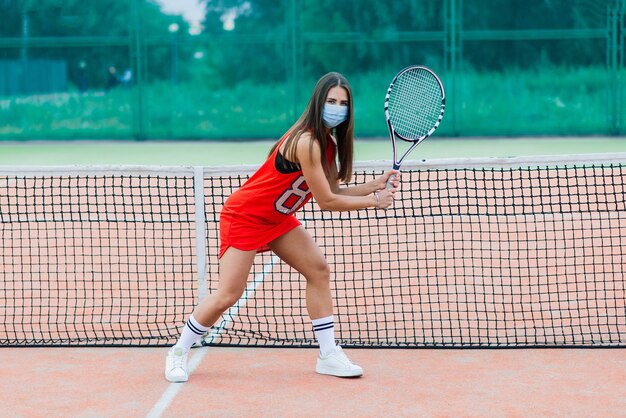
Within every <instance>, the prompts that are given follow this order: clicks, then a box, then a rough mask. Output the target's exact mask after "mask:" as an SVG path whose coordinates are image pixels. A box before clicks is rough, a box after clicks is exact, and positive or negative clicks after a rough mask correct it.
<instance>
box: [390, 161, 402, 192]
mask: <svg viewBox="0 0 626 418" xmlns="http://www.w3.org/2000/svg"><path fill="white" fill-rule="evenodd" d="M393 169H394V170H400V166H399V165H398V164H394V165H393ZM395 178H396V175H395V174H392V175H390V176H389V178H388V179H387V188H388V189H391V188H392V186H391V182H392V181H393V179H395Z"/></svg>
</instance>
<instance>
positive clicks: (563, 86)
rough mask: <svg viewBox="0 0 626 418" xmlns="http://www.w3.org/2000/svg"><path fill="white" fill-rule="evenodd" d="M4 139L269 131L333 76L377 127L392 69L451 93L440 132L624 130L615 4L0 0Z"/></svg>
mask: <svg viewBox="0 0 626 418" xmlns="http://www.w3.org/2000/svg"><path fill="white" fill-rule="evenodd" d="M0 16H2V18H1V19H2V24H1V25H0V141H1V140H29V139H123V140H126V139H128V140H138V139H255V138H257V139H258V138H276V137H278V136H280V135H281V134H282V133H283V132H284V131H285V129H287V128H288V127H289V126H290V125H291V124H292V123H293V121H294V120H295V118H297V117H298V116H299V114H300V113H301V112H302V110H303V108H304V106H305V104H306V102H307V100H308V98H309V95H310V93H311V90H312V88H313V85H314V83H315V81H316V80H317V79H318V78H319V77H320V76H321V75H323V74H324V73H326V72H328V71H339V72H342V73H344V74H345V75H346V76H347V78H348V79H349V80H350V82H351V84H352V86H353V89H354V94H355V103H356V108H355V117H356V123H357V125H356V126H357V130H356V134H357V136H360V137H380V136H382V137H386V136H387V128H386V124H385V121H384V115H383V109H382V106H383V100H384V95H385V92H386V89H387V86H388V84H389V82H390V81H391V79H392V78H393V76H394V75H395V73H396V72H397V71H398V70H400V69H401V68H403V67H405V66H407V65H411V64H423V65H426V66H429V67H431V68H433V69H434V70H435V72H437V73H439V74H440V76H441V78H442V80H443V82H444V85H445V86H446V93H447V110H446V116H445V123H443V124H442V126H441V128H440V131H439V132H438V135H440V136H451V137H462V136H562V135H567V136H589V135H610V136H620V135H624V134H625V133H626V97H625V96H626V95H625V91H626V67H625V63H624V56H625V55H626V30H625V27H626V17H625V16H626V0H509V1H495V0H395V1H388V2H384V1H378V0H342V1H335V0H204V1H202V0H187V1H182V0H180V1H166V0H126V1H122V0H98V1H84V0H36V1H35V0H0Z"/></svg>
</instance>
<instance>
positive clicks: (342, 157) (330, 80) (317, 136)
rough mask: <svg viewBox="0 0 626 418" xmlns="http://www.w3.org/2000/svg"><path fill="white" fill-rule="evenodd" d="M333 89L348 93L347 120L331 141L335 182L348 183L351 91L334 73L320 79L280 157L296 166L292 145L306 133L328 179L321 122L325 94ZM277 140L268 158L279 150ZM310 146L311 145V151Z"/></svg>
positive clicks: (350, 162) (349, 171)
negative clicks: (334, 141) (316, 148)
mask: <svg viewBox="0 0 626 418" xmlns="http://www.w3.org/2000/svg"><path fill="white" fill-rule="evenodd" d="M336 86H340V87H343V88H344V89H345V90H346V91H347V93H348V119H347V120H345V121H344V122H342V123H341V124H339V125H338V126H337V127H336V128H335V129H334V130H335V138H336V139H337V155H338V156H339V173H338V174H339V180H341V181H342V182H344V183H348V182H349V181H350V179H351V178H352V158H353V153H354V112H353V109H354V108H353V102H352V88H351V87H350V84H349V83H348V80H346V78H345V77H344V76H343V75H341V74H339V73H336V72H332V73H328V74H326V75H324V76H323V77H322V78H320V79H319V80H318V82H317V84H316V85H315V88H314V89H313V94H312V95H311V99H310V100H309V104H308V105H307V107H306V109H305V110H304V112H303V113H302V115H301V116H300V118H299V119H298V120H297V121H296V123H294V125H293V126H292V127H291V128H290V130H289V133H288V136H287V139H286V140H285V148H284V153H283V154H284V157H285V158H286V159H287V160H289V161H292V162H297V158H296V144H297V143H298V139H299V138H300V136H301V135H302V134H303V133H304V132H310V133H311V135H312V136H313V138H314V140H317V141H318V142H319V145H320V148H321V149H322V167H323V168H324V171H325V172H326V174H327V175H328V173H329V169H328V160H327V159H326V152H325V150H326V147H327V145H328V138H327V137H326V131H327V129H328V128H326V127H325V126H324V122H323V121H322V110H323V108H324V103H325V102H326V97H327V96H328V91H329V90H330V89H331V88H333V87H336ZM279 144H280V140H279V141H277V142H276V144H274V146H273V147H272V149H271V150H270V155H271V154H272V153H273V152H274V150H275V149H276V148H277V147H278V146H279ZM312 147H313V142H311V148H312Z"/></svg>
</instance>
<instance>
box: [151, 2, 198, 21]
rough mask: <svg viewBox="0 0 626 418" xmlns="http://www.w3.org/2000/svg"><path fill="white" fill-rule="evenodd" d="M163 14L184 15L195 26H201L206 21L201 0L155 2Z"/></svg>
mask: <svg viewBox="0 0 626 418" xmlns="http://www.w3.org/2000/svg"><path fill="white" fill-rule="evenodd" d="M154 1H155V2H156V3H157V4H159V5H160V6H161V10H162V11H163V13H167V14H174V15H182V16H183V18H184V19H185V20H186V21H187V22H189V24H190V25H191V26H192V27H193V26H200V24H201V22H202V19H204V5H203V4H202V3H201V1H200V0H154Z"/></svg>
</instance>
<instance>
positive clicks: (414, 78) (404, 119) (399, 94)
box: [389, 70, 443, 140]
mask: <svg viewBox="0 0 626 418" xmlns="http://www.w3.org/2000/svg"><path fill="white" fill-rule="evenodd" d="M442 113H443V108H442V91H441V87H440V85H439V82H438V81H437V80H436V78H435V77H434V76H433V75H432V74H431V73H429V72H428V71H425V70H413V71H407V72H405V73H403V74H401V75H400V77H398V79H397V80H396V82H395V83H394V84H393V86H392V87H391V89H390V94H389V119H390V121H391V124H392V126H393V128H394V130H395V132H396V133H397V134H398V135H400V136H401V137H403V138H406V139H409V140H414V139H420V138H421V137H424V136H425V135H427V134H429V133H430V132H431V130H433V129H434V128H435V127H436V126H437V125H438V123H439V120H440V118H441V115H442Z"/></svg>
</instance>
